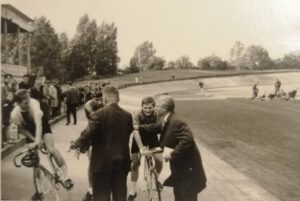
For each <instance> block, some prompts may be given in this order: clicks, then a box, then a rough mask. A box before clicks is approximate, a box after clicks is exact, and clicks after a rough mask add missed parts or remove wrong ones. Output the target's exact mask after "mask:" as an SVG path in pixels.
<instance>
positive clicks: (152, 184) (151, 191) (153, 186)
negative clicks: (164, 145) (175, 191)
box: [142, 147, 163, 201]
mask: <svg viewBox="0 0 300 201" xmlns="http://www.w3.org/2000/svg"><path fill="white" fill-rule="evenodd" d="M162 152H163V150H162V149H161V148H160V147H156V148H153V149H149V148H147V150H146V151H145V152H142V155H143V156H144V158H145V162H144V180H145V182H146V189H147V194H148V200H149V201H161V190H162V185H161V184H160V182H159V181H158V178H157V172H156V169H155V160H154V156H153V155H154V154H155V153H162Z"/></svg>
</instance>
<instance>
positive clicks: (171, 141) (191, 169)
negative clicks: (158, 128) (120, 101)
mask: <svg viewBox="0 0 300 201" xmlns="http://www.w3.org/2000/svg"><path fill="white" fill-rule="evenodd" d="M156 109H157V112H158V115H160V116H161V117H162V118H163V123H162V136H161V146H162V147H164V148H165V152H164V158H165V160H166V161H169V162H170V168H171V176H170V177H169V178H168V179H167V180H166V181H165V182H164V185H166V186H172V187H173V190H174V195H175V201H197V194H198V193H199V192H201V191H202V190H203V189H204V188H205V187H206V176H205V172H204V168H203V165H202V160H201V156H200V152H199V150H198V148H197V145H196V143H195V141H194V138H193V134H192V131H191V130H190V129H189V127H188V125H187V124H186V123H185V122H184V121H183V120H181V119H180V118H179V117H178V116H177V115H176V113H175V112H174V109H175V103H174V99H173V98H172V97H171V96H168V95H162V96H160V97H158V99H157V106H156ZM166 147H168V148H170V149H171V150H172V151H170V152H169V153H166V150H167V148H166Z"/></svg>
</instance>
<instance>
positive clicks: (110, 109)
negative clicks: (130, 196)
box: [82, 86, 133, 201]
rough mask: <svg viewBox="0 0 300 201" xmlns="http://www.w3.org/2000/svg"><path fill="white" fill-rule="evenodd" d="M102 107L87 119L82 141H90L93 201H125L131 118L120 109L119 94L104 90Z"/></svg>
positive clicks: (109, 87) (113, 89)
mask: <svg viewBox="0 0 300 201" xmlns="http://www.w3.org/2000/svg"><path fill="white" fill-rule="evenodd" d="M103 102H104V107H103V108H101V109H98V110H97V111H96V112H94V113H92V114H91V115H90V121H89V126H88V128H87V129H86V131H85V132H84V134H83V136H82V140H91V145H92V154H91V161H90V170H91V174H92V176H91V178H92V186H93V193H94V200H95V201H109V200H110V199H111V196H112V199H113V201H125V200H126V196H127V186H126V179H127V174H128V172H129V171H130V154H129V137H130V135H131V133H132V131H133V126H132V116H131V114H130V113H129V112H127V111H125V110H124V109H122V108H120V107H119V105H118V102H119V91H118V89H117V88H115V87H113V86H108V87H106V88H104V90H103Z"/></svg>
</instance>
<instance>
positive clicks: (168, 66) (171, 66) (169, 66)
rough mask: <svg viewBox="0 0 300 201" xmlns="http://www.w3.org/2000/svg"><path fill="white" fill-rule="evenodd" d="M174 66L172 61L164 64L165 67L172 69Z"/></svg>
mask: <svg viewBox="0 0 300 201" xmlns="http://www.w3.org/2000/svg"><path fill="white" fill-rule="evenodd" d="M175 66H176V64H175V62H174V61H169V62H168V63H167V65H166V69H174V68H175Z"/></svg>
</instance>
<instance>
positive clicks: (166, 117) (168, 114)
mask: <svg viewBox="0 0 300 201" xmlns="http://www.w3.org/2000/svg"><path fill="white" fill-rule="evenodd" d="M170 114H171V112H168V113H167V114H166V115H165V117H164V122H165V123H166V122H167V120H168V118H169V116H170Z"/></svg>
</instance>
